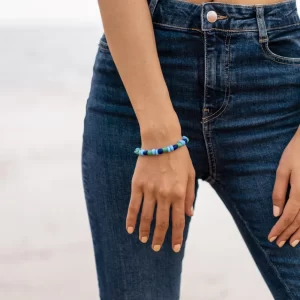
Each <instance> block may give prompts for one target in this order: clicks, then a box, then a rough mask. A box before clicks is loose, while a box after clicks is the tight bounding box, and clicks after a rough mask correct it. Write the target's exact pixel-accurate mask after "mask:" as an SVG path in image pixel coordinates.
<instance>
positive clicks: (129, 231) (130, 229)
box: [127, 226, 133, 234]
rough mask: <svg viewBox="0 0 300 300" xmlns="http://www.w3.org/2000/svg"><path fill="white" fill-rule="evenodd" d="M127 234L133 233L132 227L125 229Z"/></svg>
mask: <svg viewBox="0 0 300 300" xmlns="http://www.w3.org/2000/svg"><path fill="white" fill-rule="evenodd" d="M127 232H128V233H130V234H131V233H133V227H131V226H129V227H127Z"/></svg>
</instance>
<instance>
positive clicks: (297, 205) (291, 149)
mask: <svg viewBox="0 0 300 300" xmlns="http://www.w3.org/2000/svg"><path fill="white" fill-rule="evenodd" d="M289 183H290V186H291V189H290V193H289V198H288V201H287V203H286V205H285V202H286V195H287V189H288V185H289ZM272 197H273V204H274V216H275V217H277V216H280V215H281V216H280V219H279V220H278V221H277V223H276V224H275V225H274V227H273V228H272V230H271V232H270V233H269V236H268V239H269V241H270V242H273V241H274V240H275V239H277V241H276V243H277V245H278V246H279V247H282V246H283V245H284V244H285V243H286V241H287V240H288V239H290V244H291V246H293V247H295V246H296V245H297V244H298V243H299V241H300V126H299V127H298V130H297V132H296V134H295V135H294V137H293V138H292V140H291V141H290V142H289V144H288V145H287V147H286V148H285V150H284V152H283V154H282V156H281V159H280V162H279V166H278V168H277V173H276V180H275V185H274V190H273V195H272Z"/></svg>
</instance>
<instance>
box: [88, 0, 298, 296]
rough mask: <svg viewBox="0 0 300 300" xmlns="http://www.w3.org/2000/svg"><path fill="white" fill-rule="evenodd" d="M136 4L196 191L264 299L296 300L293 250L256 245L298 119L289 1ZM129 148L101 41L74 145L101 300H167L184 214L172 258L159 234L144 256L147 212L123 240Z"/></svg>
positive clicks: (130, 122) (263, 240)
mask: <svg viewBox="0 0 300 300" xmlns="http://www.w3.org/2000/svg"><path fill="white" fill-rule="evenodd" d="M148 5H149V9H150V12H151V16H152V22H153V27H154V33H155V38H156V44H157V50H158V55H159V60H160V64H161V67H162V71H163V75H164V78H165V81H166V84H167V86H168V89H169V93H170V97H171V101H172V104H173V106H174V109H175V111H176V113H177V115H178V117H179V120H180V124H181V128H182V134H183V135H186V136H187V137H188V138H189V139H190V141H189V143H188V144H187V145H186V146H187V147H188V149H189V153H190V155H191V158H192V161H193V165H194V167H195V170H196V175H197V180H196V186H195V189H196V191H197V189H198V180H200V179H201V180H204V181H207V182H208V183H209V184H210V185H211V186H212V188H213V189H214V190H215V191H216V193H217V194H218V195H219V197H220V199H221V200H222V201H223V202H224V204H225V206H226V207H227V209H228V210H229V212H230V214H231V215H232V217H233V219H234V221H235V223H236V225H237V226H238V229H239V231H240V233H241V237H242V238H243V239H244V241H245V243H246V245H247V247H248V249H249V251H250V253H251V255H252V257H253V259H254V261H255V263H256V265H257V267H258V269H259V270H260V272H261V274H262V276H263V278H264V280H265V282H266V284H267V285H268V287H269V289H270V291H271V293H272V294H273V296H274V298H275V299H278V300H289V299H290V300H291V299H293V300H296V299H300V246H297V247H295V248H293V247H291V246H290V245H289V243H286V244H285V245H284V246H283V247H282V248H279V247H278V246H277V245H276V244H275V243H270V242H269V241H268V239H267V236H268V234H269V232H270V230H271V228H272V227H273V226H274V224H275V223H276V221H277V218H275V217H274V216H273V213H272V211H273V210H272V209H273V205H272V190H273V185H274V182H275V178H276V169H277V166H278V163H279V160H280V157H281V154H282V152H283V150H284V149H285V147H286V146H287V145H288V143H289V141H290V140H291V138H292V137H293V135H294V134H295V132H296V130H297V128H298V126H299V124H300V19H299V14H298V11H297V7H296V2H295V0H291V1H285V2H278V3H275V4H269V5H262V4H257V5H237V4H228V3H226V4H225V3H218V2H205V3H202V4H194V3H191V2H185V1H180V0H148ZM208 13H209V14H208ZM214 16H217V18H216V19H214V18H213V17H214ZM157 109H158V110H159V107H157ZM174 142H176V141H174ZM140 145H141V137H140V129H139V124H138V121H137V118H136V116H135V113H134V110H133V107H132V105H131V102H130V100H129V98H128V95H127V93H126V90H125V88H124V86H123V83H122V81H121V78H120V76H119V74H118V71H117V68H116V65H115V64H114V60H113V58H112V55H111V53H110V49H109V46H108V44H107V40H106V37H105V34H103V35H102V36H101V37H100V42H99V47H98V49H97V54H96V58H95V63H94V68H93V76H92V82H91V89H90V93H89V97H88V101H87V106H86V116H85V120H84V134H83V147H82V178H83V186H84V192H85V199H86V203H87V211H88V217H89V222H90V227H91V233H92V239H93V246H94V253H95V261H96V266H97V274H98V283H99V289H100V297H101V299H102V300H141V299H143V300H177V299H179V295H180V282H181V281H180V280H181V279H180V278H181V271H182V262H183V257H184V251H185V245H186V241H187V237H188V229H189V225H190V221H191V217H189V216H186V225H185V229H184V242H183V246H182V248H181V251H180V252H179V253H175V252H174V251H173V250H172V248H171V228H170V227H169V229H168V231H167V236H166V239H165V242H164V244H163V245H162V248H161V250H160V251H159V252H154V251H153V250H152V249H151V237H152V234H153V229H154V225H153V224H155V216H154V220H153V224H152V227H151V234H150V239H149V240H148V242H147V243H146V244H143V243H141V242H140V241H139V237H138V230H135V231H134V233H133V234H131V235H129V234H128V233H127V231H126V228H125V220H126V215H127V209H128V204H129V198H130V193H131V179H132V175H133V172H134V169H135V164H136V159H137V156H136V154H134V152H133V151H134V149H135V148H136V147H140ZM157 146H158V147H159V146H164V145H157ZM163 155H164V154H163ZM194 205H195V204H194ZM212 218H213V216H212ZM138 224H139V220H138V222H137V225H138ZM218 225H219V226H220V227H222V224H218ZM220 255H222V253H221V249H220ZM243 275H244V274H241V276H243ZM245 280H246V276H245ZM195 288H196V287H195ZM257 299H260V300H261V298H260V295H257ZM183 300H184V299H183ZM195 300H196V299H195Z"/></svg>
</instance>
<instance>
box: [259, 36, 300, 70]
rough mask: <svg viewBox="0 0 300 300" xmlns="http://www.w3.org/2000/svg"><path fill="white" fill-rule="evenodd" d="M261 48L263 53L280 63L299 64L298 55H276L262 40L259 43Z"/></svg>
mask: <svg viewBox="0 0 300 300" xmlns="http://www.w3.org/2000/svg"><path fill="white" fill-rule="evenodd" d="M260 46H261V49H262V51H263V53H264V55H265V56H266V57H267V58H269V59H271V60H273V61H275V62H277V63H281V64H285V65H299V64H300V57H299V58H298V57H295V58H294V57H285V56H281V55H278V54H276V53H274V52H273V51H271V49H270V48H269V45H268V42H267V41H266V42H263V43H260Z"/></svg>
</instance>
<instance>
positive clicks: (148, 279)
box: [82, 30, 208, 300]
mask: <svg viewBox="0 0 300 300" xmlns="http://www.w3.org/2000/svg"><path fill="white" fill-rule="evenodd" d="M156 38H157V41H158V42H157V43H158V52H159V57H160V60H161V65H162V69H163V72H164V76H165V78H166V82H167V84H168V88H169V91H170V95H171V100H172V103H173V105H174V109H175V110H176V112H177V114H178V116H179V120H180V123H181V126H182V133H183V134H185V135H187V136H188V137H189V138H190V142H189V144H188V145H187V146H188V148H189V151H190V155H191V157H192V161H193V164H194V167H195V169H196V172H197V177H205V176H207V175H206V173H207V172H208V166H207V160H206V150H205V144H204V141H203V138H202V134H201V128H200V126H201V123H200V121H199V120H200V114H201V111H200V105H199V98H197V97H198V96H199V92H201V91H199V86H198V85H197V80H198V77H197V75H195V74H197V72H195V70H196V69H195V68H196V66H197V64H194V66H193V65H192V64H193V60H197V59H198V57H196V54H195V53H193V49H194V51H195V47H197V48H198V39H197V38H196V37H195V36H194V35H193V36H192V37H191V39H189V36H188V35H185V34H184V33H180V32H179V33H178V36H177V38H179V39H180V38H181V39H182V40H183V41H184V40H185V42H186V43H189V44H190V49H191V50H190V54H191V56H190V60H189V61H188V62H187V63H188V64H189V67H187V68H184V69H183V70H182V71H181V72H174V70H178V69H180V68H181V66H182V65H183V66H184V65H185V63H186V61H185V60H184V56H183V51H184V47H183V46H182V45H181V44H179V45H178V47H177V48H176V47H175V46H174V45H171V44H170V41H169V40H170V39H172V38H174V35H172V32H170V31H168V30H166V31H164V30H162V31H161V32H159V31H158V30H156ZM168 45H170V46H169V48H168ZM193 47H194V48H193ZM194 63H195V61H194ZM172 71H173V72H172ZM185 77H187V78H188V79H187V80H185V81H184V86H183V85H182V84H181V81H182V79H183V78H185ZM157 109H159V107H158V108H157ZM140 144H141V137H140V131H139V125H138V122H137V118H136V116H135V114H134V110H133V108H132V106H131V103H130V101H129V98H128V96H127V93H126V91H125V88H124V86H123V84H122V81H121V78H120V76H119V74H118V72H117V69H116V66H115V64H114V61H113V59H112V56H111V54H110V51H109V48H108V46H107V44H106V42H105V36H102V38H101V42H100V45H99V49H98V52H97V55H96V60H95V64H94V73H93V79H92V84H91V90H90V95H89V98H88V101H87V107H86V116H85V122H84V134H83V148H82V177H83V184H84V192H85V198H86V203H87V210H88V216H89V221H90V226H91V232H92V238H93V245H94V252H95V259H96V266H97V274H98V282H99V288H100V295H101V299H103V300H120V299H128V300H129V299H130V300H140V299H145V300H152V299H157V300H168V299H169V300H175V299H179V293H180V275H181V270H182V260H183V256H184V249H185V242H186V239H187V233H188V228H189V223H190V217H188V216H186V226H185V229H184V242H183V246H182V249H181V251H180V252H179V253H175V252H173V250H172V248H171V229H170V228H171V226H170V227H169V229H168V231H167V235H166V239H165V242H164V244H163V246H162V248H161V250H160V251H159V252H154V251H153V250H152V249H151V240H152V236H153V230H154V225H155V215H154V220H153V222H152V226H151V232H150V239H149V240H148V242H147V243H146V244H143V243H141V242H140V241H139V237H138V230H137V229H136V230H135V231H134V233H133V234H131V235H129V234H128V233H127V231H126V228H125V222H126V215H127V209H128V204H129V199H130V193H131V179H132V175H133V172H134V168H135V164H136V159H137V157H136V154H134V152H133V151H134V149H135V148H136V147H139V146H140ZM158 146H159V145H158ZM161 146H163V145H161ZM197 188H198V181H197V180H196V182H195V192H196V191H197ZM138 224H139V219H138V222H137V225H138ZM136 228H138V226H137V227H136Z"/></svg>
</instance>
